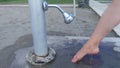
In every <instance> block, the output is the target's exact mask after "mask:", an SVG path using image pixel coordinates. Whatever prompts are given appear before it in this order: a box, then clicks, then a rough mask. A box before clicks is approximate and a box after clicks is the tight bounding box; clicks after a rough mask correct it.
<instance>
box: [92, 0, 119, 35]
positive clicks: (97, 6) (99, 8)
mask: <svg viewBox="0 0 120 68" xmlns="http://www.w3.org/2000/svg"><path fill="white" fill-rule="evenodd" d="M110 3H111V2H110ZM110 3H108V2H107V3H100V2H98V1H94V0H90V7H91V8H92V9H93V10H94V11H95V12H96V13H97V14H98V15H99V16H102V14H103V12H104V11H105V9H106V8H107V7H108V5H109V4H110ZM113 30H114V31H115V32H116V34H117V35H118V36H120V24H119V25H118V26H116V27H115V28H113Z"/></svg>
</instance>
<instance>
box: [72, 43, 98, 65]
mask: <svg viewBox="0 0 120 68" xmlns="http://www.w3.org/2000/svg"><path fill="white" fill-rule="evenodd" d="M97 53H99V48H98V45H97V44H89V43H86V44H85V45H84V46H83V47H82V48H81V49H80V50H79V51H78V52H77V53H76V55H75V56H74V57H73V59H72V62H73V63H76V62H77V61H79V60H81V59H82V58H83V57H84V56H85V55H87V54H97Z"/></svg>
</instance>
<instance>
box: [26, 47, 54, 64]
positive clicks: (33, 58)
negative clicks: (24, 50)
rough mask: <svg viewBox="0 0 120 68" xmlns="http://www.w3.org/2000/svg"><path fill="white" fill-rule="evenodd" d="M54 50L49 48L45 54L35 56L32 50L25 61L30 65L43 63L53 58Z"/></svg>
mask: <svg viewBox="0 0 120 68" xmlns="http://www.w3.org/2000/svg"><path fill="white" fill-rule="evenodd" d="M55 55H56V52H55V50H54V49H52V48H49V50H48V55H47V56H37V55H35V53H34V52H33V51H31V52H30V53H29V54H28V55H27V56H26V59H27V61H28V62H29V63H30V64H32V65H40V66H42V65H45V64H47V63H49V62H51V61H52V60H54V58H55Z"/></svg>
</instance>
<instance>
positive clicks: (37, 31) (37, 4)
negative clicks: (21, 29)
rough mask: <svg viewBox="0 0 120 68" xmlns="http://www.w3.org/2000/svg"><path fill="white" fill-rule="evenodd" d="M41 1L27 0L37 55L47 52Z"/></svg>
mask: <svg viewBox="0 0 120 68" xmlns="http://www.w3.org/2000/svg"><path fill="white" fill-rule="evenodd" d="M43 1H44V0H28V2H29V7H30V14H31V23H32V35H33V44H34V52H35V54H36V55H37V56H46V55H47V54H48V46H47V39H46V21H45V12H44V11H43V8H42V2H43Z"/></svg>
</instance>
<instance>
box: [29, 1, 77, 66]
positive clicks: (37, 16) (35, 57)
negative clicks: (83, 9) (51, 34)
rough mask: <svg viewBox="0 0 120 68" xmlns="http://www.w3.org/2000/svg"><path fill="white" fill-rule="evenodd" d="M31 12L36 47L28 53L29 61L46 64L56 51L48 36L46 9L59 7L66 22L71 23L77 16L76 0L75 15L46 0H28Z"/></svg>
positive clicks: (35, 63) (34, 63)
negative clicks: (48, 41) (50, 45)
mask: <svg viewBox="0 0 120 68" xmlns="http://www.w3.org/2000/svg"><path fill="white" fill-rule="evenodd" d="M28 2H29V7H30V14H31V23H32V35H33V45H34V49H33V51H31V52H30V53H29V54H28V55H27V61H28V62H30V63H31V64H33V65H44V64H46V63H48V62H50V61H52V60H53V59H54V58H55V54H56V52H55V51H54V49H52V48H49V47H48V45H47V38H46V21H45V11H46V10H48V8H49V7H55V8H57V9H58V10H59V11H60V12H61V13H62V15H63V18H64V21H65V23H66V24H70V23H71V22H72V21H73V20H74V18H75V15H76V13H75V6H76V5H75V0H73V2H74V15H73V14H70V13H67V12H65V11H64V10H62V8H61V7H60V6H58V5H55V4H52V5H48V3H47V2H46V1H44V0H28Z"/></svg>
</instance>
